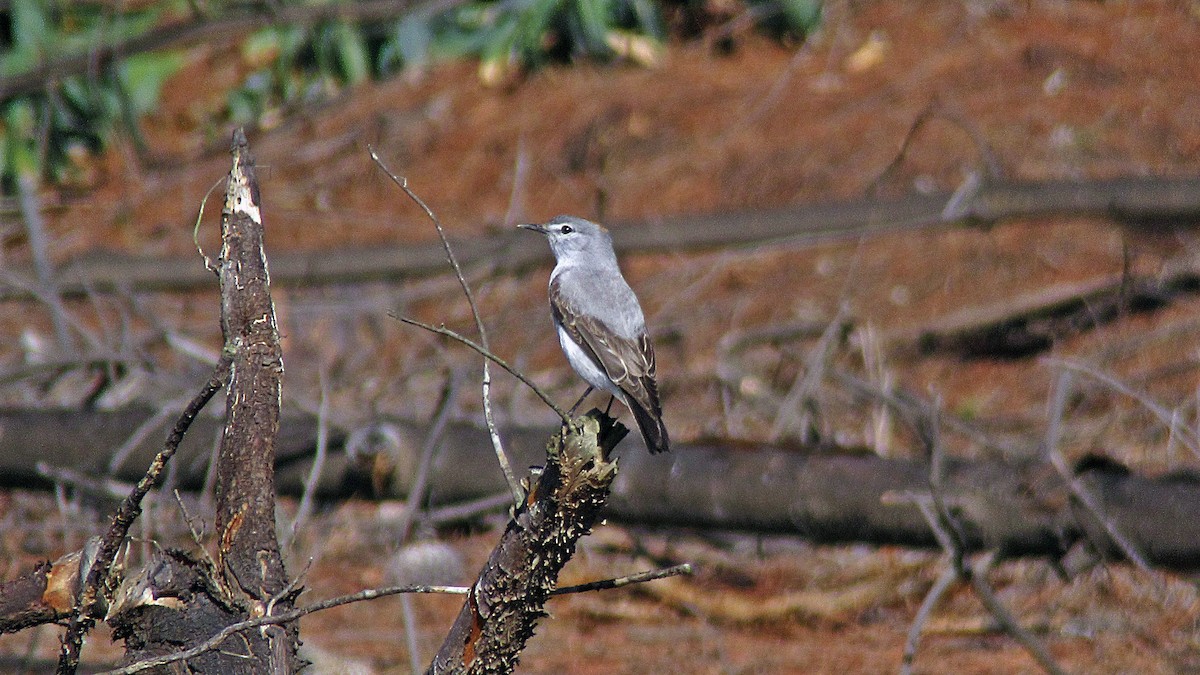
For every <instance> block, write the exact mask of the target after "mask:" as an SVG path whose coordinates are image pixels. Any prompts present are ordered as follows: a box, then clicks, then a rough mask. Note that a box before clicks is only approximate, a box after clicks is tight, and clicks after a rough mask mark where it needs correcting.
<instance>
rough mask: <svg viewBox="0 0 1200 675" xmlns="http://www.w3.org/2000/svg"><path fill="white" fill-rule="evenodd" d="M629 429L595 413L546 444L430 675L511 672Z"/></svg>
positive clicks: (602, 493)
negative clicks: (542, 458) (541, 462)
mask: <svg viewBox="0 0 1200 675" xmlns="http://www.w3.org/2000/svg"><path fill="white" fill-rule="evenodd" d="M627 433H628V430H627V429H625V427H623V426H621V425H620V424H618V423H616V422H615V421H614V420H612V419H611V418H608V417H606V416H604V415H603V414H601V413H600V412H599V411H598V410H593V411H591V412H589V413H588V414H587V415H585V416H583V417H582V418H581V419H580V421H579V424H578V428H575V427H574V425H573V426H572V427H568V428H567V429H566V430H565V431H564V432H563V433H560V434H559V435H557V436H555V437H554V438H553V439H552V440H551V443H550V445H549V446H548V448H547V452H548V457H547V464H546V466H545V468H544V469H541V470H540V471H534V473H533V474H531V475H530V478H529V484H530V485H529V497H528V499H527V500H526V501H524V502H523V503H522V504H521V505H520V506H519V508H518V510H517V512H516V513H515V514H514V516H513V518H512V520H510V521H509V524H508V527H507V528H506V529H505V531H504V534H503V535H502V537H501V539H500V543H499V544H497V546H496V548H495V549H494V550H493V551H492V555H491V556H490V557H489V558H488V562H487V564H485V565H484V568H483V571H482V572H481V573H480V575H479V578H478V579H477V580H476V581H475V583H474V584H472V586H471V590H470V592H469V593H468V594H467V601H466V603H464V604H463V607H462V610H461V611H460V612H459V615H458V619H457V620H456V621H455V622H454V625H453V627H452V628H451V629H450V633H449V634H448V635H447V636H446V639H445V641H444V642H443V643H442V647H441V649H440V650H439V651H438V654H437V656H436V657H434V659H433V663H431V664H430V666H429V670H428V671H427V672H428V673H430V674H436V673H483V672H502V673H503V672H511V671H512V669H513V667H514V666H515V665H516V663H517V659H518V656H519V654H520V652H521V650H522V649H523V648H524V647H525V642H526V641H527V640H528V639H529V638H530V636H532V635H533V629H534V625H535V624H536V623H537V621H538V619H540V618H541V617H543V616H545V610H544V609H543V606H544V604H545V602H546V599H547V598H548V597H549V596H550V594H551V592H552V591H553V590H554V587H555V584H556V582H557V579H558V573H559V571H560V570H561V569H562V566H563V565H564V564H566V562H567V560H569V559H570V558H571V556H572V555H573V554H574V552H575V544H576V542H577V541H578V540H579V538H580V537H582V536H583V535H585V534H587V533H588V532H589V531H590V530H591V527H592V525H593V524H594V523H595V522H596V520H597V519H598V518H599V514H600V509H601V508H602V507H603V506H604V504H605V502H606V501H607V497H608V491H609V487H610V485H611V484H612V480H613V478H614V477H615V476H616V469H617V466H616V462H614V461H612V460H611V459H610V453H611V452H612V449H613V448H614V447H616V445H617V443H618V442H619V441H620V440H621V439H622V438H624V437H625V435H626V434H627Z"/></svg>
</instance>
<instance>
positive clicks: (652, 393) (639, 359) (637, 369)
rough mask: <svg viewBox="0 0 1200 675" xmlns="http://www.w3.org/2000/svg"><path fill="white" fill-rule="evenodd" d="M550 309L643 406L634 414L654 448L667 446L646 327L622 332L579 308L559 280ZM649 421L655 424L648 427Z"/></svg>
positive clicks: (632, 402)
mask: <svg viewBox="0 0 1200 675" xmlns="http://www.w3.org/2000/svg"><path fill="white" fill-rule="evenodd" d="M550 310H551V311H552V312H553V313H554V318H555V320H556V321H557V322H558V323H559V324H560V325H561V326H562V327H563V328H564V329H566V331H567V335H569V336H570V337H571V339H572V340H573V341H574V342H575V344H577V345H579V347H580V348H581V349H583V351H584V353H586V354H587V355H588V356H589V357H591V359H592V360H593V361H594V362H596V363H597V364H599V365H600V367H601V368H603V369H604V372H605V373H606V374H607V375H608V378H609V379H610V380H612V381H613V384H616V385H617V387H618V388H619V389H620V390H621V391H623V392H624V393H625V395H626V396H627V397H628V398H629V401H628V405H629V406H630V408H631V409H633V408H634V407H635V406H636V408H640V410H638V409H634V416H635V418H637V421H638V426H639V427H643V429H642V433H643V435H645V436H646V437H647V443H648V444H649V443H650V441H651V439H652V437H653V439H654V441H655V442H654V444H653V445H651V448H650V449H651V451H654V452H660V451H662V450H665V449H666V448H667V441H666V429H665V428H663V426H662V404H661V403H660V402H659V398H658V384H657V383H656V382H655V380H654V376H655V371H656V366H655V361H654V346H653V345H652V344H651V343H650V336H649V335H648V334H647V333H646V331H645V329H643V330H641V331H640V332H639V333H638V335H637V336H635V337H633V338H627V337H623V336H621V335H618V334H617V333H616V332H615V331H613V330H612V328H610V327H609V326H608V325H606V324H605V323H604V322H602V321H599V320H598V319H596V318H595V317H592V316H588V315H585V314H583V313H581V312H579V311H578V310H577V308H576V307H575V306H574V305H573V304H572V303H571V302H570V301H569V300H568V299H567V298H566V297H565V296H564V294H563V293H562V292H561V290H560V289H559V285H558V283H557V280H556V281H555V282H551V284H550ZM646 422H650V423H651V426H653V427H654V428H650V429H647V428H645V427H646V426H647V425H646Z"/></svg>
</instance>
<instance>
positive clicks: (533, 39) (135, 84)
mask: <svg viewBox="0 0 1200 675" xmlns="http://www.w3.org/2000/svg"><path fill="white" fill-rule="evenodd" d="M744 1H745V2H747V3H748V4H750V5H752V6H753V5H758V6H759V9H760V10H761V11H759V12H757V14H758V15H759V16H764V17H767V18H766V19H764V22H765V24H766V27H768V28H769V29H770V30H773V31H777V32H779V33H780V34H788V35H796V36H800V37H803V36H804V35H807V34H808V33H809V32H810V31H812V30H813V29H814V28H815V27H816V25H817V24H818V23H819V21H820V18H821V0H744ZM673 2H675V3H679V2H680V0H673ZM273 4H274V5H275V6H277V7H281V6H284V5H286V6H288V7H289V8H291V7H297V8H319V7H321V6H325V5H335V4H347V5H348V4H350V0H275V2H274V3H273ZM664 5H665V3H664V1H663V0H464V1H463V2H458V3H443V2H438V1H437V0H425V4H421V5H419V6H417V7H415V8H414V9H413V10H411V11H410V12H408V13H407V14H405V15H404V16H402V17H400V18H398V19H395V20H391V21H384V22H375V23H363V22H358V21H354V20H352V19H349V18H337V19H331V20H324V21H315V22H311V21H310V22H303V23H302V24H301V25H282V24H281V25H275V26H270V27H267V28H263V29H261V30H258V31H257V32H255V33H253V34H251V35H249V36H248V37H247V38H245V39H244V40H243V41H242V44H241V50H242V58H243V62H244V63H245V64H247V65H249V66H250V68H249V70H250V72H249V74H248V75H246V77H245V78H244V80H243V81H242V83H241V85H240V86H239V87H238V88H237V89H235V90H234V91H232V92H230V93H229V94H228V97H227V102H228V106H227V109H226V111H225V113H226V115H227V118H228V120H227V121H231V122H234V123H237V124H245V125H264V126H270V125H271V124H273V123H275V122H276V121H278V120H279V119H280V118H281V116H282V115H283V113H284V112H285V111H287V110H288V109H291V108H295V107H300V106H304V105H307V104H311V103H313V102H316V101H319V100H321V99H324V98H327V97H329V96H330V95H332V94H334V93H336V92H337V91H339V90H340V89H342V88H343V87H346V86H353V85H356V84H359V83H362V82H365V81H367V80H370V79H372V78H377V77H383V76H386V75H389V74H392V73H394V72H397V71H399V70H402V69H421V68H424V67H425V66H427V65H428V64H429V63H431V62H433V61H436V60H438V59H446V58H464V57H466V58H477V59H479V60H480V75H481V77H483V78H484V79H485V81H488V82H493V83H495V82H502V81H504V80H505V79H506V78H507V77H508V76H510V75H511V74H512V73H514V72H518V71H520V70H522V69H529V68H536V67H538V66H540V65H543V64H546V63H550V62H568V61H574V60H581V59H597V60H614V59H625V60H630V61H634V62H637V63H642V64H652V63H654V62H655V61H656V60H657V58H658V53H659V50H660V49H661V43H662V41H663V40H664V39H665V38H666V33H667V28H666V24H665V21H664V18H663V16H664V11H663V10H664ZM203 7H204V9H205V11H206V12H207V14H206V16H207V17H208V18H209V19H215V18H220V17H223V16H225V13H223V12H243V13H244V12H245V11H247V10H246V4H245V3H244V2H241V0H225V1H224V2H222V1H221V0H209V1H208V2H205V3H203ZM671 7H672V8H673V9H674V10H676V11H678V10H682V11H683V12H684V13H688V12H695V13H696V15H697V16H699V15H701V14H703V12H704V11H705V10H704V8H703V6H702V5H701V4H697V2H696V0H684V2H682V3H680V4H674V5H671ZM193 10H194V7H193V3H190V2H189V1H188V0H166V1H164V2H159V3H134V8H133V9H127V8H126V7H125V6H124V4H123V3H120V2H117V3H114V2H112V1H111V0H8V1H7V2H4V1H3V0H0V80H4V79H7V78H20V77H25V76H28V75H29V74H31V73H35V72H37V71H38V69H39V68H41V67H43V66H44V65H45V64H47V63H50V62H52V61H54V60H57V59H61V58H63V57H68V56H72V55H80V54H87V53H91V52H94V50H96V49H97V47H102V46H107V45H112V44H116V43H118V42H120V41H122V40H127V39H129V38H131V37H134V36H139V35H144V34H146V33H147V32H148V31H151V30H154V29H156V27H158V26H160V25H162V23H163V22H164V18H166V17H169V18H170V20H172V21H176V20H180V19H188V18H190V19H191V20H204V17H199V16H197V15H194V14H192V12H193ZM182 64H183V56H182V55H181V54H178V53H164V52H154V53H141V54H134V55H130V56H128V57H125V58H122V59H118V60H115V61H113V62H111V63H108V62H102V63H101V67H100V68H99V69H98V70H97V71H95V72H90V73H88V74H85V75H70V76H64V77H57V78H53V79H50V80H48V81H47V83H46V85H45V87H44V88H42V89H41V90H39V91H38V92H36V93H33V94H28V95H20V96H13V97H10V98H8V99H6V100H3V101H0V191H2V192H11V191H12V189H13V187H14V186H15V181H16V179H17V177H18V176H31V177H35V178H36V179H37V180H41V179H49V180H52V181H55V182H62V181H66V180H70V179H71V178H72V176H73V175H74V174H75V173H77V171H78V159H79V158H80V157H82V156H84V155H85V154H86V153H89V152H95V151H99V150H101V149H103V148H104V147H106V146H107V145H108V144H109V143H110V142H111V140H112V138H113V134H114V133H116V132H117V131H118V130H119V129H122V128H124V129H125V130H126V131H127V132H128V133H129V134H130V136H131V137H132V138H133V139H134V142H135V143H140V134H139V132H138V129H137V126H136V125H137V120H138V118H139V116H141V115H144V114H146V113H148V112H152V111H153V110H154V109H155V107H156V106H157V105H158V102H159V96H160V92H161V90H162V87H163V84H164V82H165V81H166V80H167V79H168V78H169V77H170V76H171V75H172V74H173V73H175V72H177V71H178V69H179V68H180V67H181V66H182Z"/></svg>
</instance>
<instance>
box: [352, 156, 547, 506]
mask: <svg viewBox="0 0 1200 675" xmlns="http://www.w3.org/2000/svg"><path fill="white" fill-rule="evenodd" d="M367 149H368V151H370V153H371V159H372V160H374V161H375V164H376V165H378V166H379V168H380V169H383V172H384V173H386V174H387V175H388V178H391V179H392V182H393V183H395V184H396V185H397V186H399V187H400V189H401V190H403V191H404V194H406V195H408V198H409V199H411V200H413V202H414V203H416V205H417V206H419V207H421V210H423V211H424V212H425V215H426V216H428V217H429V220H431V221H433V226H434V227H435V228H436V229H437V233H438V238H439V239H441V240H442V248H443V249H445V251H446V259H447V260H449V261H450V266H451V267H453V268H454V276H456V277H458V283H459V285H461V286H462V289H463V294H464V295H465V296H467V304H468V305H470V306H471V316H473V317H474V318H475V327H476V328H478V329H479V342H480V343H481V344H482V345H483V348H484V349H488V350H490V348H489V347H488V338H487V330H486V329H484V327H483V319H482V318H480V316H479V307H478V306H476V304H475V296H474V295H473V294H472V293H471V286H470V284H468V283H467V280H466V278H465V277H463V273H462V267H460V266H459V264H458V258H456V257H454V250H453V249H451V248H450V241H449V240H448V239H446V232H445V231H444V230H443V229H442V222H441V221H440V220H438V217H437V216H436V215H434V213H433V209H431V208H429V206H428V205H427V204H426V203H425V201H424V200H422V199H421V198H420V197H418V196H417V193H415V192H413V191H412V189H411V188H409V187H408V179H406V178H403V177H400V176H397V175H396V174H394V173H392V170H391V169H389V168H388V167H387V165H386V164H384V163H383V160H382V159H380V158H379V155H378V154H376V153H375V148H373V147H371V146H367ZM483 418H484V421H485V422H487V428H488V434H489V435H490V436H491V437H492V447H493V448H495V450H496V459H497V460H498V461H499V462H500V469H501V470H502V471H503V472H504V479H505V480H507V481H508V486H509V489H511V490H512V493H513V503H514V504H518V505H519V504H520V503H521V502H522V501H524V500H525V491H524V490H523V489H522V488H521V482H520V481H518V480H517V477H516V474H514V473H513V470H512V463H511V462H509V461H508V454H507V453H505V452H504V443H503V441H501V440H500V432H499V431H498V430H497V429H496V419H495V416H494V415H493V414H492V371H491V367H490V366H489V364H488V361H487V360H486V359H485V360H484V362H483Z"/></svg>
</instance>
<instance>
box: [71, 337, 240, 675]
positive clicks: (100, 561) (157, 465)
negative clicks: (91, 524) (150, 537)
mask: <svg viewBox="0 0 1200 675" xmlns="http://www.w3.org/2000/svg"><path fill="white" fill-rule="evenodd" d="M230 363H231V362H230V360H229V359H228V358H222V359H221V361H220V362H219V363H217V367H216V368H215V369H214V370H213V373H212V375H211V376H210V377H209V378H208V382H205V383H204V387H202V388H201V389H200V391H199V392H198V393H197V394H196V396H195V397H193V398H192V400H191V401H190V402H189V403H188V405H187V407H186V408H184V411H183V414H182V415H180V417H179V419H178V420H176V422H175V426H174V428H172V429H171V433H170V435H169V436H167V442H166V445H165V446H164V447H163V449H162V451H160V452H159V453H158V455H157V456H156V457H155V458H154V461H153V462H151V464H150V468H149V469H147V470H146V473H145V475H143V476H142V479H141V480H139V481H138V484H137V485H136V486H135V487H134V489H133V492H130V493H129V496H128V497H126V498H125V501H123V502H121V506H120V507H119V508H118V509H117V513H116V515H115V516H113V520H112V524H111V525H110V526H109V528H108V532H107V533H106V534H105V535H104V538H103V539H102V540H101V542H100V548H99V550H98V551H97V552H96V558H95V561H94V562H93V563H92V565H91V568H90V570H89V571H88V573H87V578H86V581H85V583H84V585H83V588H82V589H81V590H80V593H79V596H78V598H77V599H76V602H75V607H74V608H73V609H72V611H71V622H70V625H69V627H68V628H67V634H66V635H65V636H64V637H63V643H62V651H61V652H60V654H59V661H58V672H59V673H66V674H67V675H70V674H71V673H74V672H75V669H76V668H78V667H79V650H80V648H81V647H82V646H83V637H84V635H86V634H87V632H88V630H90V629H91V627H92V625H93V624H94V623H95V620H96V618H97V617H98V616H99V615H102V614H103V612H101V611H99V610H98V608H97V607H96V606H95V605H96V602H97V600H98V598H99V597H103V598H104V600H105V601H106V602H107V601H108V600H109V599H111V594H112V592H113V590H114V588H113V586H114V584H113V581H114V580H113V579H112V577H111V575H112V565H113V561H114V560H116V557H117V552H118V551H119V550H120V549H121V547H122V546H123V545H124V544H125V540H126V537H127V536H128V535H129V528H130V526H132V525H133V522H134V520H136V519H137V517H138V516H139V515H140V514H141V512H142V499H144V498H145V496H146V494H147V493H149V492H150V490H151V489H153V488H154V486H155V485H156V484H157V483H158V479H159V477H160V476H161V475H162V472H163V469H164V468H166V465H167V462H168V461H170V459H171V457H172V456H173V455H174V454H175V451H176V450H178V449H179V444H180V442H182V441H183V436H184V434H186V433H187V430H188V428H189V427H191V425H192V422H193V421H195V419H196V415H198V414H200V410H201V409H202V408H203V407H204V406H205V404H207V403H208V401H209V399H211V398H212V397H213V395H215V394H216V393H217V391H218V390H220V389H221V387H223V386H224V385H225V381H226V379H228V377H229V372H230V371H229V369H230Z"/></svg>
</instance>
